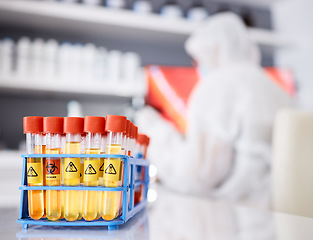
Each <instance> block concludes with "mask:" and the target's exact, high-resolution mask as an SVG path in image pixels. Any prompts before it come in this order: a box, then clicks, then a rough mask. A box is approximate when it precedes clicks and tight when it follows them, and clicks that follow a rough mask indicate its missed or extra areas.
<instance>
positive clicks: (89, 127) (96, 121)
mask: <svg viewBox="0 0 313 240" xmlns="http://www.w3.org/2000/svg"><path fill="white" fill-rule="evenodd" d="M84 121H85V122H84V132H89V133H103V132H104V126H105V118H104V117H95V116H86V117H85V119H84Z"/></svg>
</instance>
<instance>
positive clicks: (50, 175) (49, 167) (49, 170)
mask: <svg viewBox="0 0 313 240" xmlns="http://www.w3.org/2000/svg"><path fill="white" fill-rule="evenodd" d="M60 168H61V167H60V159H47V160H46V180H60Z"/></svg>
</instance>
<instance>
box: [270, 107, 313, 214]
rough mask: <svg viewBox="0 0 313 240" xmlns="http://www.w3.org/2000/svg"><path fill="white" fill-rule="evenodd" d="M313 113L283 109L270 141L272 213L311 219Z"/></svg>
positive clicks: (312, 210) (312, 198) (312, 193)
mask: <svg viewBox="0 0 313 240" xmlns="http://www.w3.org/2000/svg"><path fill="white" fill-rule="evenodd" d="M312 169H313V113H312V112H302V111H300V110H283V111H281V112H280V113H279V114H278V116H277V119H276V123H275V128H274V138H273V161H272V192H273V210H275V211H279V212H284V213H289V214H294V215H301V216H306V217H313V187H312V183H313V170H312Z"/></svg>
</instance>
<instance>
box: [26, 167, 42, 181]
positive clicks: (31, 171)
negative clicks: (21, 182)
mask: <svg viewBox="0 0 313 240" xmlns="http://www.w3.org/2000/svg"><path fill="white" fill-rule="evenodd" d="M27 182H28V183H42V182H43V180H42V166H41V163H27Z"/></svg>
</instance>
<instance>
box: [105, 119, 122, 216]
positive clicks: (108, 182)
mask: <svg viewBox="0 0 313 240" xmlns="http://www.w3.org/2000/svg"><path fill="white" fill-rule="evenodd" d="M105 130H106V131H107V132H108V133H107V141H106V154H121V153H122V148H124V147H125V146H123V145H122V144H123V138H124V133H125V132H126V117H123V116H115V115H108V116H107V117H106V125H105ZM124 153H125V152H124ZM123 171H124V162H123V160H122V159H121V158H106V159H104V171H103V186H104V187H121V186H122V184H123V175H124V174H123ZM102 200H103V206H102V218H103V219H104V220H113V219H115V218H116V217H118V215H119V214H120V212H121V201H122V192H117V191H104V192H103V197H102Z"/></svg>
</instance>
